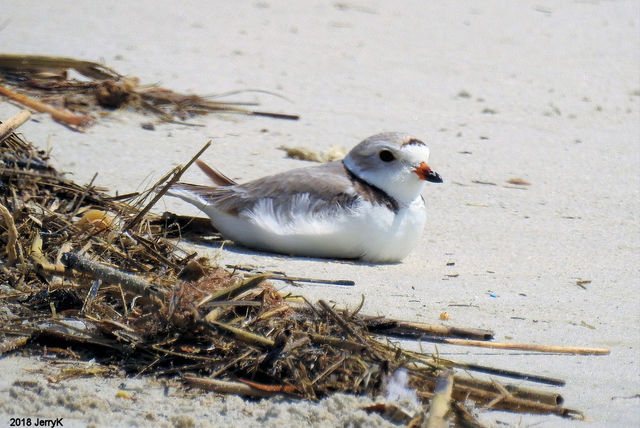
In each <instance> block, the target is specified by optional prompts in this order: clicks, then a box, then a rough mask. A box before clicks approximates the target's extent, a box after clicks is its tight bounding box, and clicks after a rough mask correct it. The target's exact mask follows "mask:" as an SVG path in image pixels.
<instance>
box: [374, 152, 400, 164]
mask: <svg viewBox="0 0 640 428" xmlns="http://www.w3.org/2000/svg"><path fill="white" fill-rule="evenodd" d="M378 156H380V160H381V161H382V162H391V161H392V160H395V159H396V157H395V156H394V155H393V153H391V152H390V151H389V150H381V151H380V153H378Z"/></svg>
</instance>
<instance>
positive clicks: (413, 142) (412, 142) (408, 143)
mask: <svg viewBox="0 0 640 428" xmlns="http://www.w3.org/2000/svg"><path fill="white" fill-rule="evenodd" d="M413 145H416V146H426V144H425V143H423V142H422V141H420V140H417V139H415V138H412V139H410V140H409V141H405V142H404V143H402V147H404V146H413Z"/></svg>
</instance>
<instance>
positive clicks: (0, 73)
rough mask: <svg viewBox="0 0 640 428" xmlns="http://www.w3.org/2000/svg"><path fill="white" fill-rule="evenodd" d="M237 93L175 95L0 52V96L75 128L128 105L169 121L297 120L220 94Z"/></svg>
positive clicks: (108, 74) (92, 65) (105, 71)
mask: <svg viewBox="0 0 640 428" xmlns="http://www.w3.org/2000/svg"><path fill="white" fill-rule="evenodd" d="M71 71H73V72H74V73H73V74H72V73H71ZM238 92H243V91H237V92H232V93H228V94H221V95H217V96H209V97H207V96H200V95H193V94H180V93H177V92H174V91H172V90H170V89H166V88H161V87H159V86H158V85H153V84H151V85H143V84H140V79H138V78H137V77H125V76H123V75H121V74H120V73H118V72H116V71H115V70H113V69H111V68H109V67H107V66H105V65H102V64H98V63H96V62H91V61H83V60H77V59H73V58H62V57H52V56H41V55H7V54H0V95H2V96H4V97H5V98H7V99H9V100H12V101H13V102H16V103H18V104H21V105H23V106H24V107H28V108H30V109H33V110H35V111H38V112H41V113H48V114H50V115H51V117H52V118H53V119H54V120H56V121H58V122H60V123H62V124H64V125H66V126H68V127H70V128H72V129H74V130H77V131H81V130H83V129H84V128H86V127H87V126H90V125H91V124H92V123H94V122H95V120H96V117H98V116H99V115H102V114H105V112H106V111H109V110H115V109H120V108H127V107H128V108H133V109H135V110H136V111H140V112H145V113H150V114H152V115H154V116H155V117H157V118H158V119H159V120H161V121H164V122H174V123H175V122H180V123H183V121H185V120H187V119H188V118H190V117H193V116H195V115H202V114H208V113H212V112H218V113H230V114H244V115H250V116H265V117H270V118H276V119H290V120H297V119H298V116H297V115H292V114H284V113H274V112H267V111H259V110H255V109H253V107H255V103H247V102H234V101H221V100H220V99H219V98H221V97H224V96H228V95H234V94H236V93H238ZM259 92H266V91H259ZM188 124H189V125H193V124H191V123H188Z"/></svg>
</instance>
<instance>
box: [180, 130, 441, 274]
mask: <svg viewBox="0 0 640 428" xmlns="http://www.w3.org/2000/svg"><path fill="white" fill-rule="evenodd" d="M428 159H429V148H428V147H427V145H426V144H425V143H423V142H422V141H420V140H418V139H417V138H414V137H412V136H410V135H407V134H402V133H398V132H389V133H382V134H377V135H374V136H372V137H369V138H367V139H366V140H364V141H362V142H361V143H360V144H358V145H357V146H355V147H354V148H353V149H352V150H351V151H350V152H349V153H348V154H347V156H346V157H345V158H344V159H343V160H342V161H335V162H329V163H325V164H322V165H318V166H312V167H307V168H299V169H294V170H291V171H287V172H283V173H280V174H275V175H270V176H267V177H263V178H259V179H257V180H254V181H250V182H248V183H245V184H237V183H235V182H234V181H233V180H231V179H229V178H227V177H225V176H224V175H222V174H220V173H219V172H217V171H215V170H213V169H212V168H210V167H208V166H207V165H206V164H205V163H203V162H200V161H198V166H200V168H201V169H202V170H203V171H204V172H205V173H206V174H207V175H208V176H209V177H210V178H211V179H212V180H213V181H214V182H215V183H216V184H217V186H215V187H209V186H199V185H195V184H187V183H177V184H175V185H173V186H172V187H171V189H170V190H169V192H168V194H169V195H171V196H177V197H179V198H182V199H184V200H185V201H187V202H189V203H191V204H193V205H195V206H196V207H198V208H199V209H200V210H202V211H203V212H204V213H206V214H207V215H208V216H209V217H211V222H212V223H213V225H214V226H215V227H216V229H218V230H219V231H220V232H221V233H222V235H223V236H224V237H225V238H227V239H231V240H233V241H235V242H237V243H240V244H242V245H244V246H246V247H251V248H256V249H261V250H267V251H272V252H277V253H284V254H290V255H300V256H312V257H328V258H346V259H361V260H363V261H366V262H372V263H390V262H397V261H400V260H402V259H403V258H404V257H405V256H406V255H407V254H408V253H409V252H410V251H411V249H412V248H413V247H414V246H415V245H416V243H417V242H418V240H419V239H420V236H421V235H422V230H423V228H424V224H425V219H426V209H425V204H424V199H423V198H422V196H421V194H420V192H421V191H422V188H423V185H424V183H425V181H430V182H433V183H441V182H442V179H441V178H440V176H439V175H438V174H437V173H436V172H434V171H432V170H431V168H429V166H428V165H427V161H428Z"/></svg>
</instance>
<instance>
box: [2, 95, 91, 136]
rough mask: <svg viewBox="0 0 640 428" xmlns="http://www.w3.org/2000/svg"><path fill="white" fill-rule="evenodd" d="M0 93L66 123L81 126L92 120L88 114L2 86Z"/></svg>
mask: <svg viewBox="0 0 640 428" xmlns="http://www.w3.org/2000/svg"><path fill="white" fill-rule="evenodd" d="M0 94H1V95H4V96H5V97H7V98H9V99H12V100H13V101H16V102H18V103H20V104H22V105H23V106H25V107H29V108H32V109H34V110H36V111H39V112H40V113H49V114H50V115H51V117H52V118H53V119H55V120H57V121H60V122H64V123H66V124H68V125H72V126H77V127H81V126H85V125H88V124H90V123H91V122H92V121H93V118H91V117H90V116H85V115H79V114H74V113H71V112H70V111H67V110H62V109H59V108H56V107H53V106H50V105H49V104H45V103H43V102H41V101H38V100H35V99H33V98H30V97H27V96H25V95H22V94H18V93H15V92H13V91H10V90H9V89H7V88H5V87H3V86H0Z"/></svg>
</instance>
